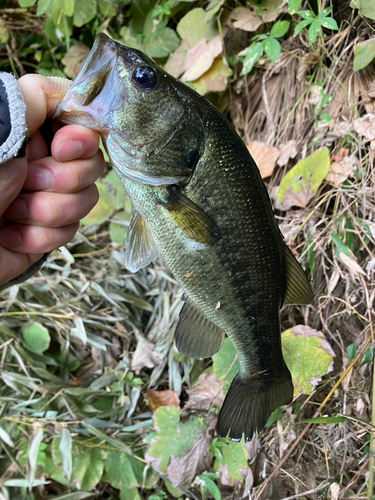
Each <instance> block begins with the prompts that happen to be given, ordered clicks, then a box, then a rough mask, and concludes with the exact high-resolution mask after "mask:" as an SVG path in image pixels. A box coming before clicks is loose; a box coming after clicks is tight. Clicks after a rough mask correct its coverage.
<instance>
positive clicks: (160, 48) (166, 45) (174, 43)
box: [144, 28, 180, 58]
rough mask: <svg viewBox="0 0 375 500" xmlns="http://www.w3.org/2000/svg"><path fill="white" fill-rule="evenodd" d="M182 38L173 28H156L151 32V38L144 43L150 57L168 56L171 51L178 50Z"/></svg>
mask: <svg viewBox="0 0 375 500" xmlns="http://www.w3.org/2000/svg"><path fill="white" fill-rule="evenodd" d="M179 44H180V40H179V38H178V36H177V34H176V32H175V31H174V30H172V29H171V28H163V29H162V30H158V29H156V30H155V31H154V32H153V33H151V35H150V37H149V40H148V42H147V43H145V45H144V49H145V52H146V54H147V55H148V56H149V57H159V58H161V57H167V56H168V55H169V54H170V53H171V52H174V51H175V50H177V48H178V46H179Z"/></svg>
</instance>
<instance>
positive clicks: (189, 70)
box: [181, 35, 223, 82]
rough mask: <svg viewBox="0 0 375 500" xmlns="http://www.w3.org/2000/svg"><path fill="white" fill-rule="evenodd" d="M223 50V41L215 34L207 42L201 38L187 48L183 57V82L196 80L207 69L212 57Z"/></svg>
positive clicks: (210, 64) (209, 66)
mask: <svg viewBox="0 0 375 500" xmlns="http://www.w3.org/2000/svg"><path fill="white" fill-rule="evenodd" d="M222 51H223V43H222V40H221V38H220V36H219V35H218V36H216V37H215V38H214V39H213V40H211V41H210V42H208V43H207V40H206V39H205V38H203V39H202V40H200V41H199V42H198V43H197V44H196V45H195V46H194V47H192V48H191V49H189V50H188V51H187V54H186V58H185V73H184V74H183V75H182V77H181V80H182V81H183V82H192V81H194V80H197V79H198V78H199V77H200V76H202V75H203V74H204V73H206V71H208V70H209V69H210V68H211V66H212V63H213V62H214V59H215V58H216V57H217V56H218V55H219V54H221V53H222Z"/></svg>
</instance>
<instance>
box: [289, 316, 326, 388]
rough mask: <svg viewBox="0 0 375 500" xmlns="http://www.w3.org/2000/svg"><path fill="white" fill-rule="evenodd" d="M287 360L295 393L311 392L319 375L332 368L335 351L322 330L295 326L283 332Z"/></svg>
mask: <svg viewBox="0 0 375 500" xmlns="http://www.w3.org/2000/svg"><path fill="white" fill-rule="evenodd" d="M281 342H282V348H283V355H284V359H285V362H286V364H287V366H288V368H289V370H290V371H291V374H292V378H293V385H294V394H295V395H297V394H298V392H299V391H302V392H303V393H305V394H311V392H312V390H313V389H314V388H315V386H316V384H317V381H318V377H320V376H323V375H326V374H327V372H328V371H330V370H331V369H332V360H333V351H332V348H331V347H330V346H329V344H328V342H327V341H326V340H325V338H324V335H323V334H322V333H321V332H318V331H316V330H313V329H312V328H309V327H308V326H303V325H299V326H295V327H293V328H291V329H289V330H285V331H284V332H283V333H282V334H281Z"/></svg>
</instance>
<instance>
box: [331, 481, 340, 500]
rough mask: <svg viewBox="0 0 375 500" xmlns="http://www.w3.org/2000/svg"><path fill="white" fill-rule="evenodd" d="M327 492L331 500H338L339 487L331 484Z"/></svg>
mask: <svg viewBox="0 0 375 500" xmlns="http://www.w3.org/2000/svg"><path fill="white" fill-rule="evenodd" d="M329 491H330V493H331V500H338V499H339V494H340V485H339V484H337V483H332V484H331V485H330V486H329Z"/></svg>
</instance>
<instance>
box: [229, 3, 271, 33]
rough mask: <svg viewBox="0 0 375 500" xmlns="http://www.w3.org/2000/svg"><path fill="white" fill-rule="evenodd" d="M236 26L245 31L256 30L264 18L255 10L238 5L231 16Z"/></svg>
mask: <svg viewBox="0 0 375 500" xmlns="http://www.w3.org/2000/svg"><path fill="white" fill-rule="evenodd" d="M230 19H231V21H234V22H233V27H234V28H239V29H241V30H244V31H256V30H257V29H258V28H259V26H260V25H261V24H263V21H262V19H261V18H260V17H259V16H258V15H257V13H256V12H255V10H251V9H247V8H246V7H237V8H236V9H234V11H233V12H232V14H231V16H230Z"/></svg>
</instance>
